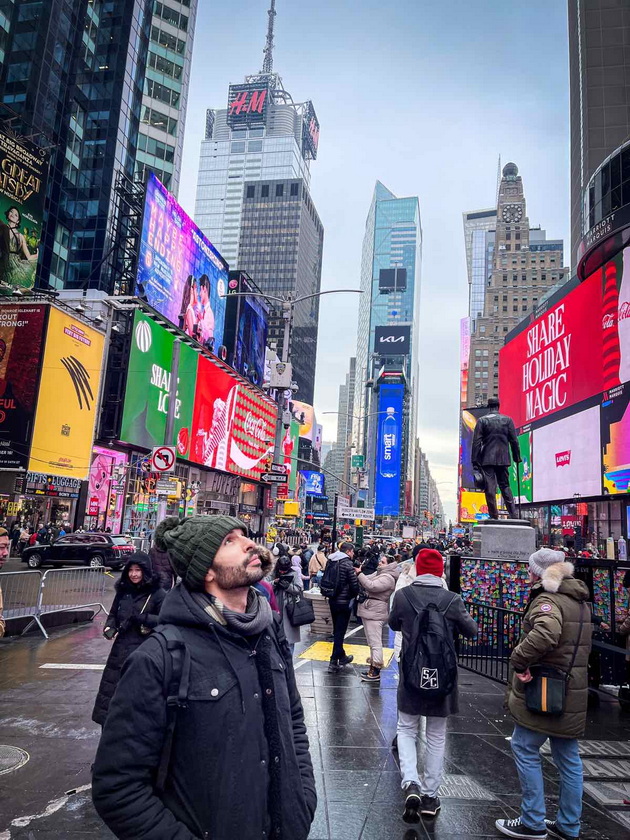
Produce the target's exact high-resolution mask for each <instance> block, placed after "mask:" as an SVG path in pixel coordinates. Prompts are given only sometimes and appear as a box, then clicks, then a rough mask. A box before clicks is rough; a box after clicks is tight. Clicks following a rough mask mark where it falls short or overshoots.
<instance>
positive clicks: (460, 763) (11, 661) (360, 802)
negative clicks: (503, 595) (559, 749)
mask: <svg viewBox="0 0 630 840" xmlns="http://www.w3.org/2000/svg"><path fill="white" fill-rule="evenodd" d="M102 627H103V617H102V616H99V617H98V618H97V619H96V621H95V622H94V623H93V624H87V625H83V626H81V627H78V628H77V627H76V626H74V627H69V628H67V629H55V630H54V631H52V633H51V638H50V639H49V640H48V641H45V640H44V639H43V638H42V637H41V635H38V634H37V633H31V634H29V635H28V637H24V638H14V639H8V640H5V641H3V642H1V643H0V745H8V746H14V747H19V748H21V749H22V750H25V751H26V752H27V753H28V755H29V760H28V762H27V763H26V764H24V765H23V766H21V767H19V768H18V769H16V770H13V771H11V772H8V773H4V774H1V775H0V840H53V838H54V840H65V838H68V840H83V838H86V840H87V838H90V840H106V839H107V838H112V837H113V835H112V834H111V833H110V832H109V831H108V830H107V829H106V828H105V827H104V826H103V824H102V823H101V821H100V820H99V818H98V816H97V815H96V813H95V812H94V809H93V807H92V804H91V797H90V789H89V785H90V765H91V763H92V761H93V758H94V753H95V750H96V746H97V743H98V737H99V734H100V728H99V727H97V726H96V725H95V724H93V723H92V721H91V719H90V716H91V712H92V704H93V702H94V696H95V694H96V691H97V688H98V684H99V681H100V677H101V672H100V671H99V670H91V669H81V668H80V667H77V666H90V665H92V666H94V665H97V666H98V665H102V664H103V663H104V662H105V659H106V657H107V654H108V652H109V647H110V645H109V643H108V642H107V641H106V640H105V639H103V637H102V636H101V630H102ZM353 630H355V631H356V628H355V626H354V625H351V626H350V632H351V633H352V631H353ZM386 636H387V634H386ZM303 638H304V639H305V640H306V643H303V644H302V645H300V646H299V647H298V648H297V650H296V654H299V653H300V652H302V651H303V650H304V649H305V648H306V647H308V645H310V644H311V643H312V642H313V641H316V640H317V639H321V638H322V637H314V636H312V635H309V634H308V633H307V632H303ZM387 640H388V642H390V643H391V640H390V639H389V638H388V639H387ZM349 641H351V642H352V643H353V644H365V637H364V635H363V630H362V629H359V630H358V631H356V632H354V633H352V638H351V639H350V640H349ZM50 664H57V665H59V664H62V665H71V666H73V667H72V668H71V669H53V668H46V667H42V666H43V665H50ZM296 666H297V670H296V679H297V682H298V685H299V688H300V692H301V694H302V699H303V703H304V711H305V715H306V722H307V725H308V728H309V734H310V738H311V752H312V757H313V764H314V767H315V775H316V781H317V788H318V792H319V806H318V809H317V814H316V817H315V822H314V823H313V827H312V831H311V835H310V836H311V838H312V840H381V839H382V838H392V840H394V838H403V840H427V838H435V840H467V838H480V837H484V838H487V837H499V836H500V835H498V834H497V833H496V831H495V829H494V821H495V820H496V819H497V818H500V817H513V816H516V815H517V813H518V804H519V800H520V797H519V793H518V791H519V786H518V779H517V775H516V770H515V768H514V764H513V761H512V757H511V753H510V745H509V740H508V738H509V735H510V733H511V729H512V726H511V723H510V720H509V717H508V716H507V715H506V714H505V712H504V711H503V693H504V689H503V686H501V685H498V684H496V683H493V682H491V681H490V680H487V679H485V678H483V677H481V676H478V675H475V674H471V673H469V672H466V671H461V674H460V707H461V713H460V714H459V715H457V716H455V717H452V718H449V723H448V739H447V751H446V768H445V769H446V773H447V776H446V778H445V784H444V787H443V790H442V811H441V813H440V815H439V816H438V817H437V819H435V820H431V821H429V820H427V821H425V822H423V823H420V824H419V825H416V826H413V827H412V826H408V825H406V824H405V823H404V822H403V821H402V819H401V814H402V810H403V797H402V792H401V790H400V776H399V773H398V766H397V763H396V760H395V757H394V755H393V754H392V752H391V750H390V746H391V742H392V738H393V736H394V734H395V731H396V687H397V672H396V668H395V666H391V667H390V668H389V669H387V670H386V671H384V672H383V676H382V679H381V685H380V687H379V686H375V685H366V684H364V683H361V681H360V679H359V670H360V669H359V668H354V669H351V670H350V671H349V672H348V673H343V674H336V675H329V674H328V673H327V672H326V663H323V662H318V661H311V660H305V659H299V658H296ZM627 737H628V725H627V723H626V721H625V720H624V719H623V717H621V716H620V713H619V709H618V707H617V704H616V703H606V704H603V705H602V706H601V707H600V708H599V709H598V710H594V711H593V712H590V713H589V723H588V730H587V733H586V738H587V739H590V741H592V742H597V743H599V742H602V741H605V742H617V744H619V743H620V742H622V741H627ZM423 750H424V743H422V744H421V745H420V756H421V760H422V752H423ZM594 751H595V752H597V750H596V749H595V750H594ZM619 751H621V753H624V751H625V747H623V746H621V747H618V748H616V753H619ZM600 752H601V748H600ZM613 752H615V750H613ZM628 758H629V759H630V753H629V754H628ZM622 772H623V768H622ZM545 774H546V776H547V794H548V803H549V811H548V813H549V816H550V817H553V816H554V814H555V811H554V807H555V803H556V801H557V793H558V787H557V774H556V771H555V768H554V767H553V765H552V764H551V763H550V762H548V761H545ZM628 778H630V776H629V777H628ZM71 791H73V792H71ZM626 813H627V814H630V811H626ZM581 837H582V838H583V840H630V829H628V828H624V827H623V826H622V825H621V824H620V823H619V822H617V821H616V820H614V819H613V818H612V816H611V814H610V812H609V811H606V809H604V808H603V807H600V806H599V805H597V803H596V801H595V800H594V799H592V798H591V797H590V796H589V797H587V798H585V809H584V823H583V831H582V834H581ZM287 840H291V839H290V838H287Z"/></svg>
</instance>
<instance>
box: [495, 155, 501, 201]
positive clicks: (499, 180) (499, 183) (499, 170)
mask: <svg viewBox="0 0 630 840" xmlns="http://www.w3.org/2000/svg"><path fill="white" fill-rule="evenodd" d="M500 189H501V155H499V165H498V166H497V197H496V201H495V204H497V205H498V203H499V190H500Z"/></svg>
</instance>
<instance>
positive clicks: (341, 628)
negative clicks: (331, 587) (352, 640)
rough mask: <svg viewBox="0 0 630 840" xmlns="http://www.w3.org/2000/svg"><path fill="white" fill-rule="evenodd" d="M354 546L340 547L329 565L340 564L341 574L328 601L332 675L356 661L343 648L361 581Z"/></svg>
mask: <svg viewBox="0 0 630 840" xmlns="http://www.w3.org/2000/svg"><path fill="white" fill-rule="evenodd" d="M353 558H354V545H353V544H352V543H351V542H344V543H342V544H341V545H340V546H339V551H336V552H335V553H334V554H331V555H330V556H329V558H328V563H329V564H330V563H338V564H339V572H338V576H337V587H336V589H335V594H334V595H333V596H331V597H330V598H329V599H328V605H329V606H330V616H331V618H332V622H333V649H332V654H331V656H330V662H329V664H328V671H329V672H330V673H337V672H338V671H340V670H341V669H342V668H344V667H345V666H346V665H349V664H350V663H351V662H352V660H353V659H354V657H353V656H347V655H346V651H345V650H344V647H343V640H344V636H345V635H346V631H347V629H348V624H349V623H350V615H351V612H352V609H351V606H350V604H351V601H352V600H353V598H356V596H357V595H358V594H359V581H358V579H357V573H356V571H355V569H354V566H353V563H352V561H353Z"/></svg>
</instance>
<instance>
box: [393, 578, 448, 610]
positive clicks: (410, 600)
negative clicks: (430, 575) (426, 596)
mask: <svg viewBox="0 0 630 840" xmlns="http://www.w3.org/2000/svg"><path fill="white" fill-rule="evenodd" d="M419 585H420V586H422V587H423V588H424V589H437V586H424V584H422V583H421V584H419ZM408 589H411V586H404V587H403V588H402V592H403V594H404V596H405V598H406V599H407V603H408V604H409V605H410V607H411V608H412V609H413V611H414V612H415V613H416V614H417V615H420V614H421V612H424V610H425V609H426V607H422V610H420V609H418V607H416V605H415V604H414V602H413V600H412V598H411V593H408V592H407V590H408ZM455 598H457V593H455V594H454V595H453V596H452V597H451V598H450V599H449V602H448V604H447V605H446V606H445V607H444V609H442V610H440V609H438V610H437V612H439V613H442V615H446V613H447V612H448V611H449V609H450V608H451V604H452V603H453V601H454V600H455ZM434 606H436V607H437V605H434Z"/></svg>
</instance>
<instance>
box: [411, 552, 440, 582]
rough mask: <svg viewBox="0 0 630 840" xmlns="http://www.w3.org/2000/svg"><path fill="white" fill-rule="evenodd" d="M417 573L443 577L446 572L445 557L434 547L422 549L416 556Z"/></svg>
mask: <svg viewBox="0 0 630 840" xmlns="http://www.w3.org/2000/svg"><path fill="white" fill-rule="evenodd" d="M416 573H417V574H419V575H435V576H436V577H442V575H443V574H444V558H443V557H442V555H441V554H440V552H439V551H436V550H435V549H434V548H423V549H421V550H420V551H419V552H418V554H417V556H416Z"/></svg>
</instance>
